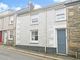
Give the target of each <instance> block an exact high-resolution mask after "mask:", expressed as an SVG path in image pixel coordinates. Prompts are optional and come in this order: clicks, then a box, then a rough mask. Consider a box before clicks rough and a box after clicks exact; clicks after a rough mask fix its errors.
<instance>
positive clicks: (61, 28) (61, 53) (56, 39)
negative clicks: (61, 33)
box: [56, 28, 68, 55]
mask: <svg viewBox="0 0 80 60" xmlns="http://www.w3.org/2000/svg"><path fill="white" fill-rule="evenodd" d="M58 29H65V32H66V54H62V53H58V40H57V30H58ZM56 42H57V48H56V53H57V54H59V55H67V54H68V39H67V29H66V28H56Z"/></svg>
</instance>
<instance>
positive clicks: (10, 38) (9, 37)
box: [8, 30, 14, 40]
mask: <svg viewBox="0 0 80 60" xmlns="http://www.w3.org/2000/svg"><path fill="white" fill-rule="evenodd" d="M11 35H12V36H13V31H12V30H11V31H8V39H9V40H13V38H14V37H11Z"/></svg>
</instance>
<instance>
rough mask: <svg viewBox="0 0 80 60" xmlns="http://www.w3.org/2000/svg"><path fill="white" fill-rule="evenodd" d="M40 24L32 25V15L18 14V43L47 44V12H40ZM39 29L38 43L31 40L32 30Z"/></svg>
mask: <svg viewBox="0 0 80 60" xmlns="http://www.w3.org/2000/svg"><path fill="white" fill-rule="evenodd" d="M38 15H39V24H38V25H32V24H31V20H30V15H29V14H28V15H25V16H18V17H17V23H16V45H29V46H43V47H44V46H45V42H46V37H45V36H46V34H45V33H46V31H45V30H46V27H45V26H46V22H45V21H46V20H45V19H46V18H45V12H40V13H38ZM35 29H38V31H39V40H38V42H37V43H35V42H32V41H31V35H30V34H31V30H35Z"/></svg>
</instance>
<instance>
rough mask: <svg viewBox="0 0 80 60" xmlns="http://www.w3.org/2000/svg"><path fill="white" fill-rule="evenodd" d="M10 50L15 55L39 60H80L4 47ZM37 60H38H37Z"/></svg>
mask: <svg viewBox="0 0 80 60" xmlns="http://www.w3.org/2000/svg"><path fill="white" fill-rule="evenodd" d="M4 48H6V49H8V51H13V52H15V53H20V54H23V55H28V56H29V55H30V56H35V57H37V58H38V60H39V59H40V58H41V60H80V59H75V58H72V57H69V56H60V55H46V54H43V53H37V52H36V53H34V52H33V51H25V50H21V49H16V48H14V47H4ZM35 60H36V59H35Z"/></svg>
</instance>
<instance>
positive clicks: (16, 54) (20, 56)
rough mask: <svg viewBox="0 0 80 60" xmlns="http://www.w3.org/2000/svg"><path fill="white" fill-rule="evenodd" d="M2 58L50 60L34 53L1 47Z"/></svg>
mask: <svg viewBox="0 0 80 60" xmlns="http://www.w3.org/2000/svg"><path fill="white" fill-rule="evenodd" d="M0 60H50V59H47V58H42V57H38V56H34V55H28V54H27V55H25V54H22V53H20V52H14V51H9V50H8V49H6V48H1V47H0Z"/></svg>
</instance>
